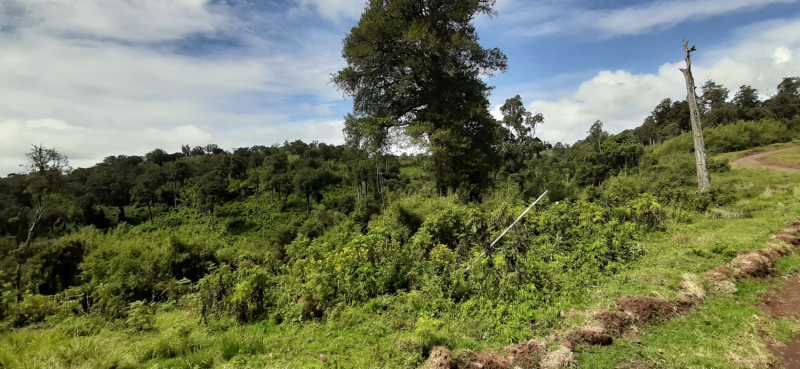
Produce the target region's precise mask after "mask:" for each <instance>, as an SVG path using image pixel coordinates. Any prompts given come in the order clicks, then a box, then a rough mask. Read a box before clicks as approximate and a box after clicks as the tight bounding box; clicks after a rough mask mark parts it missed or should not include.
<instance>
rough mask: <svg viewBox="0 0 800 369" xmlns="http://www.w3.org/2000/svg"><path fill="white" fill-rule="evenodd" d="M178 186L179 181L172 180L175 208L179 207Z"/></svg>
mask: <svg viewBox="0 0 800 369" xmlns="http://www.w3.org/2000/svg"><path fill="white" fill-rule="evenodd" d="M177 187H178V181H173V182H172V201H173V203H174V206H173V207H175V208H177V207H178V195H177Z"/></svg>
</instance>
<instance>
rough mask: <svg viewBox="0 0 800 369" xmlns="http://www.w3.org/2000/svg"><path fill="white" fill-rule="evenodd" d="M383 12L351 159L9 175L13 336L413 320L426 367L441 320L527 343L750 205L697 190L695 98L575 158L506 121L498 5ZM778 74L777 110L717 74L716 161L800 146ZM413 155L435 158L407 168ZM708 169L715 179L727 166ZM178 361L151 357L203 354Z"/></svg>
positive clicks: (710, 104)
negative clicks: (656, 236) (494, 24)
mask: <svg viewBox="0 0 800 369" xmlns="http://www.w3.org/2000/svg"><path fill="white" fill-rule="evenodd" d="M378 3H381V4H383V2H376V1H372V2H371V4H373V5H372V6H368V7H367V9H366V10H365V12H364V14H362V17H361V21H360V22H359V26H357V27H354V28H353V29H352V30H351V32H350V33H349V34H348V35H347V37H346V38H345V40H344V50H343V57H344V58H345V60H346V61H347V65H348V66H347V67H345V68H344V69H342V70H341V71H340V72H338V73H336V74H334V75H333V77H332V79H333V82H334V83H335V84H336V85H337V87H339V89H340V90H341V91H342V93H343V94H345V95H346V96H349V97H352V98H353V102H354V107H353V112H352V113H351V114H349V115H348V116H347V117H346V123H345V129H344V132H343V133H344V135H345V138H346V143H345V144H343V145H328V144H325V143H319V142H311V143H305V142H302V141H294V142H285V143H283V144H280V145H277V144H276V145H273V146H253V147H245V148H235V149H231V150H226V149H225V148H221V147H219V146H217V145H214V144H209V145H207V146H197V147H190V146H188V145H186V146H183V148H182V149H181V151H180V152H174V153H170V152H167V151H165V150H163V149H154V150H153V151H151V152H148V153H146V154H144V155H142V156H126V155H119V156H110V157H107V158H105V159H104V160H103V161H102V162H101V163H98V164H96V165H94V166H92V167H89V168H77V169H73V168H71V166H70V163H69V159H68V157H67V156H65V155H64V154H63V153H61V152H59V151H58V149H57V148H52V147H45V146H42V145H34V146H33V147H32V148H31V149H30V151H29V152H28V154H27V155H26V156H25V157H20V158H19V159H20V164H21V168H22V169H21V172H20V173H18V174H9V175H8V176H6V177H5V178H1V179H0V237H2V238H0V294H1V295H0V320H1V321H2V323H0V330H2V331H9V330H14V329H20V328H21V327H25V326H30V325H34V326H35V325H36V324H55V323H54V322H57V321H62V320H65V319H71V318H73V317H77V316H89V317H92V318H93V319H98V320H101V321H103V322H107V323H108V324H112V325H115V326H116V327H119V328H120V329H126V330H128V331H130V332H134V333H132V334H135V332H146V331H148V330H152V329H153V324H154V318H153V317H154V315H155V314H156V312H157V311H166V310H170V309H173V310H175V309H177V310H181V311H186V312H187V315H188V316H190V317H192V319H195V320H198V321H201V322H202V324H205V325H214V324H221V325H224V324H228V323H232V324H239V325H248V324H264V322H268V323H269V324H271V325H282V324H304V323H310V322H318V321H324V320H331V319H334V320H335V319H338V320H339V321H347V319H350V318H349V316H348V314H349V313H348V311H350V310H348V309H353V308H358V309H364V310H366V311H369V312H370V313H371V314H372V313H374V314H381V313H383V312H391V311H394V312H396V313H397V314H399V315H398V316H403V317H408V316H414V317H416V318H415V319H416V320H415V323H414V324H415V325H416V328H415V329H416V330H415V332H416V334H417V335H418V336H419V337H420V338H419V339H420V342H421V343H419V345H420V352H421V354H420V355H421V356H419V357H420V358H421V357H423V356H425V355H427V352H428V351H429V350H430V348H431V347H433V346H434V345H437V344H440V343H441V338H440V337H438V336H437V334H436V330H437V327H438V325H439V324H440V321H439V319H442V316H443V315H444V314H452V315H453V316H480V315H487V316H493V317H496V318H498V319H503V321H504V322H505V326H504V327H503V328H497V329H496V330H493V331H492V333H491V335H494V336H497V337H501V338H502V339H504V340H507V341H514V340H519V339H524V338H525V337H524V336H525V333H524V332H526V331H525V329H529V328H530V327H531V324H536V325H538V326H547V325H548V324H551V323H552V322H553V321H554V320H555V319H557V318H558V317H559V316H560V314H561V312H560V311H559V310H558V309H554V308H553V306H554V304H555V303H556V302H557V301H571V300H573V299H577V298H579V297H580V296H583V295H585V293H586V291H587V290H588V289H589V288H590V287H591V286H594V285H596V284H597V283H599V282H600V281H603V280H607V279H608V278H611V277H613V276H614V275H615V274H616V273H618V272H620V271H621V270H624V269H625V268H626V267H627V265H629V263H631V262H633V261H635V260H637V259H639V258H641V257H642V255H643V254H644V250H643V249H642V248H641V247H640V245H639V243H638V242H637V239H639V238H641V237H642V236H643V235H645V234H648V233H651V232H657V231H659V230H662V229H663V228H664V226H665V225H664V223H665V221H666V220H667V219H670V220H672V221H678V222H679V221H681V220H682V219H684V215H682V214H685V213H692V212H695V213H696V212H705V211H707V210H709V209H711V208H714V207H717V206H720V205H724V204H728V203H732V202H734V201H736V195H735V194H733V193H730V192H726V191H724V190H721V189H712V190H711V191H708V192H705V193H696V191H695V186H696V179H695V167H694V156H693V141H692V137H691V132H690V131H691V124H690V122H689V111H688V106H687V103H686V102H685V101H672V100H670V99H664V100H663V101H662V102H661V103H659V104H658V105H657V106H655V107H654V109H653V112H652V113H651V114H650V116H648V117H647V118H646V119H645V121H644V122H643V124H642V125H641V126H640V127H638V128H636V129H633V130H630V131H625V132H621V133H616V134H611V133H609V132H606V131H605V130H604V128H603V123H602V122H600V121H597V122H595V123H594V124H592V125H591V127H590V129H589V131H588V132H587V135H586V137H585V138H584V139H583V140H580V141H577V142H575V143H573V144H565V143H560V142H559V143H555V144H553V143H549V142H544V141H542V140H541V139H539V138H537V136H536V133H537V132H541V131H542V130H545V129H547V124H548V123H546V120H545V119H546V118H547V117H543V116H542V115H541V114H535V113H534V112H529V111H527V110H526V108H525V105H524V104H523V101H522V99H521V98H520V97H519V96H515V97H512V98H509V99H508V100H506V102H505V104H504V105H503V106H502V107H501V109H500V111H501V112H502V115H503V117H502V120H497V119H495V118H494V117H492V115H491V114H489V103H488V94H489V92H490V91H491V88H490V87H489V86H488V85H487V84H486V83H485V82H484V80H483V79H482V77H483V76H486V75H491V74H493V73H495V72H501V71H503V70H505V69H506V68H507V66H506V58H505V55H503V54H502V52H501V51H500V50H497V49H485V48H483V47H481V46H480V45H479V44H478V42H477V41H478V37H477V34H476V32H475V29H474V26H473V25H472V20H473V18H474V16H475V15H476V14H481V13H487V14H490V13H492V8H491V4H490V2H488V1H465V2H459V4H461V5H453V6H452V7H445V8H441V9H440V8H436V9H434V10H436V11H425V12H416V11H415V9H409V8H407V6H409V5H408V4H409V3H414V4H416V2H385V3H386V4H387V5H382V6H377V5H375V4H378ZM422 3H426V2H422ZM432 3H437V2H432ZM491 3H493V2H491ZM428 10H430V9H428ZM437 17H443V18H446V20H447V21H446V22H437V21H435V20H436V19H439V18H437ZM421 19H422V20H424V21H425V22H421V21H420V20H421ZM426 22H427V23H426ZM421 24H425V25H426V26H425V27H423V26H422V25H421ZM456 35H457V36H458V37H456ZM409 38H411V39H413V40H411V41H409V42H405V43H398V42H396V41H397V40H398V39H409ZM412 41H413V42H412ZM775 82H776V83H778V85H777V92H775V93H773V94H771V95H770V96H768V97H767V98H765V99H762V98H760V97H759V96H760V94H759V92H758V91H756V90H755V89H753V88H751V87H749V86H741V87H740V88H739V90H738V92H736V93H735V94H734V96H732V97H731V96H730V90H729V89H727V88H725V87H723V86H721V85H719V84H717V83H716V82H714V81H711V80H709V81H707V82H705V84H704V85H703V86H702V87H701V93H700V102H701V107H700V109H701V113H702V122H703V127H704V134H705V138H706V143H707V151H708V152H709V154H710V155H713V154H720V153H726V152H733V151H739V150H744V149H748V148H751V147H757V146H762V145H768V144H773V143H782V142H789V141H792V140H793V139H795V138H797V137H800V77H787V78H784V79H783V80H782V81H775ZM587 123H588V122H587ZM687 132H688V133H687ZM401 144H409V145H411V146H414V147H417V148H423V150H421V151H420V150H417V151H416V152H423V153H419V154H413V155H408V154H402V155H399V154H397V152H398V150H397V149H396V148H397V147H398V146H399V145H401ZM709 167H710V170H711V172H712V183H713V180H714V177H713V176H714V175H715V174H717V173H721V172H725V171H729V170H730V165H729V164H728V163H727V161H724V160H713V159H711V160H710V162H709ZM545 191H547V192H548V194H547V196H546V197H545V198H544V199H543V200H542V202H541V203H539V204H538V205H537V207H536V210H535V211H533V212H531V213H530V214H529V215H527V216H526V217H525V218H523V220H522V221H521V222H520V223H519V224H518V225H517V226H516V227H515V228H514V229H513V230H512V231H511V232H510V233H509V234H508V235H507V236H506V237H505V238H503V239H502V240H501V242H498V243H497V244H495V245H494V246H492V245H491V242H492V241H493V240H494V239H495V238H496V237H497V236H498V235H499V234H500V233H501V232H502V231H503V230H504V229H505V228H506V227H508V226H509V225H510V224H511V223H512V222H513V221H514V219H515V218H516V217H517V216H518V215H519V214H520V213H521V212H522V211H523V210H524V209H525V208H526V207H527V205H528V204H530V202H531V201H533V199H535V198H537V197H538V196H539V195H541V194H542V193H544V192H545ZM404 314H405V315H404ZM404 319H406V318H403V319H399V318H398V320H396V324H397V327H395V328H397V329H401V328H402V326H404V325H405V324H407V323H406V320H404ZM234 322H235V323H234ZM408 324H411V323H408ZM476 324H477V323H476ZM481 332H482V331H481ZM76 334H77V333H76ZM482 334H483V335H484V339H485V338H486V334H484V333H482ZM181 350H184V351H180V352H178V351H174V352H172V351H171V352H169V353H161V352H160V351H158V352H157V351H153V352H150V353H149V354H148V355H149V356H146V357H143V358H140V359H141V360H142V361H143V362H145V361H147V360H151V359H153V360H155V359H159V358H165V357H176V356H181V355H185V356H187V355H188V356H187V357H189V356H190V354H191V355H194V354H195V353H198V352H201V351H203V347H202V345H199V344H198V346H186V347H183V348H182V349H181ZM237 350H238V349H237ZM237 352H238V351H237ZM159 355H161V356H159ZM198 355H199V354H198ZM223 356H224V355H223ZM195 359H196V360H195ZM195 359H191V358H190V359H187V360H189V361H190V362H191V363H190V364H191V366H188V367H197V366H200V367H210V366H212V364H213V360H214V359H213V358H212V359H208V358H203V357H197V358H195ZM227 359H230V357H227V358H226V359H225V360H227ZM204 360H205V361H204ZM208 360H211V362H209V361H208ZM412 363H416V364H419V363H418V362H413V361H412ZM0 364H2V358H0ZM0 366H2V365H0Z"/></svg>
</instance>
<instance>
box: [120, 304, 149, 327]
mask: <svg viewBox="0 0 800 369" xmlns="http://www.w3.org/2000/svg"><path fill="white" fill-rule="evenodd" d="M155 324H156V316H155V308H154V307H153V306H150V304H149V303H147V302H145V301H135V302H132V303H130V304H129V305H128V319H127V320H126V321H125V325H127V326H128V328H131V329H133V330H134V331H139V332H141V331H148V330H152V329H154V328H155Z"/></svg>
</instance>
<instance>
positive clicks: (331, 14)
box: [297, 0, 366, 22]
mask: <svg viewBox="0 0 800 369" xmlns="http://www.w3.org/2000/svg"><path fill="white" fill-rule="evenodd" d="M297 2H298V3H299V4H300V5H303V6H308V7H313V8H315V9H316V10H317V11H318V12H319V13H320V15H322V17H323V18H325V19H328V20H331V21H333V22H340V21H342V20H344V19H358V17H359V16H360V15H361V12H362V11H363V10H364V7H365V5H366V0H297Z"/></svg>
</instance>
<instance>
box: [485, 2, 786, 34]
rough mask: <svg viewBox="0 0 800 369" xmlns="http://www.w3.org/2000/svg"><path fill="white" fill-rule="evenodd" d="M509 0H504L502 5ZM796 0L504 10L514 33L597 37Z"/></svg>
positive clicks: (541, 5) (531, 5) (543, 5)
mask: <svg viewBox="0 0 800 369" xmlns="http://www.w3.org/2000/svg"><path fill="white" fill-rule="evenodd" d="M510 1H511V0H506V1H504V3H503V4H501V5H502V8H500V10H501V11H502V10H503V9H507V8H509V7H510V5H509V4H508V3H509V2H510ZM794 2H797V0H675V1H651V2H649V3H646V4H637V5H632V6H628V7H624V8H619V9H587V8H582V7H580V6H576V4H575V1H573V0H535V1H524V0H523V1H520V0H516V2H515V5H516V6H517V7H518V8H519V9H514V11H513V12H508V13H507V14H506V13H503V17H504V19H506V20H507V22H508V24H509V27H510V29H511V31H512V32H513V33H514V34H515V35H524V36H529V37H535V36H542V35H548V34H555V33H576V32H592V33H593V34H596V35H598V36H600V37H614V36H622V35H636V34H642V33H645V32H648V31H652V30H653V29H663V28H668V27H672V26H675V25H677V24H679V23H681V22H685V21H689V20H698V19H704V18H709V17H713V16H718V15H722V14H727V13H732V12H736V11H747V10H753V9H757V8H761V7H764V6H767V5H770V4H774V3H794Z"/></svg>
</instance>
